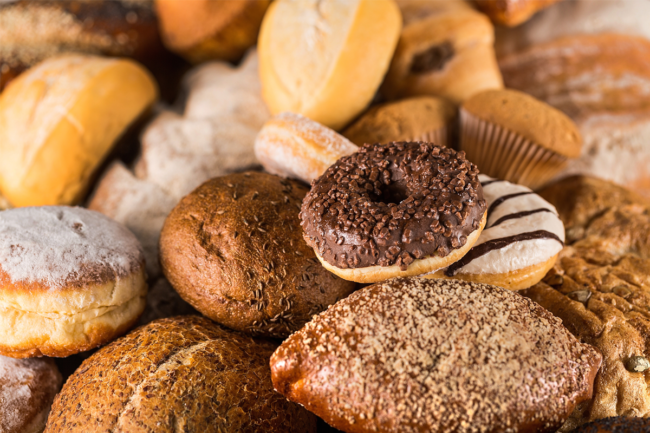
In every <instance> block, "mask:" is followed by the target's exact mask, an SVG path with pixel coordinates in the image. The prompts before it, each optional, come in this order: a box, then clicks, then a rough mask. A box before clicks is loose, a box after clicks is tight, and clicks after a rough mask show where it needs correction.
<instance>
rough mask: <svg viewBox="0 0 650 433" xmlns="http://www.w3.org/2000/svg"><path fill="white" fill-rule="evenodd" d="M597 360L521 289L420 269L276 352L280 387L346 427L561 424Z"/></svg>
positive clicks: (522, 428) (586, 390)
mask: <svg viewBox="0 0 650 433" xmlns="http://www.w3.org/2000/svg"><path fill="white" fill-rule="evenodd" d="M599 366H600V355H599V354H598V352H597V351H596V350H594V349H593V348H592V347H591V346H589V345H586V344H583V343H580V342H579V341H578V340H576V338H575V337H573V336H572V335H571V334H570V333H569V332H568V331H567V330H566V329H565V328H564V327H563V326H562V324H561V322H560V320H559V319H557V318H556V317H554V316H553V315H551V314H550V313H549V312H547V311H546V310H544V309H543V308H541V307H539V305H537V304H535V303H533V302H530V300H527V299H526V298H523V297H521V296H519V295H518V294H516V293H514V292H511V291H509V290H506V289H502V288H498V287H495V286H488V285H485V284H476V283H469V282H464V281H455V280H425V279H419V278H404V279H393V280H389V281H386V282H384V283H378V284H374V285H372V286H368V287H365V288H363V289H361V290H359V291H357V292H355V293H353V294H352V295H350V296H349V297H348V298H346V299H344V300H342V301H339V302H337V303H336V304H335V305H334V306H332V307H330V308H329V309H328V310H327V311H325V312H324V313H321V314H320V315H318V316H317V317H316V318H315V319H314V320H312V321H311V322H309V323H308V324H307V325H306V326H305V327H304V328H303V329H301V330H300V331H298V332H296V333H295V334H293V335H292V336H291V337H289V338H288V339H287V340H286V341H285V342H284V343H283V344H282V345H281V346H280V347H279V348H278V350H277V351H276V352H275V353H274V354H273V356H272V358H271V371H272V378H273V384H274V386H275V388H276V389H277V390H278V391H279V392H281V393H282V394H284V395H285V396H287V398H289V399H291V400H292V401H295V402H298V403H300V404H302V405H304V406H305V407H306V408H307V409H308V410H310V411H312V412H314V413H315V414H317V415H319V416H321V417H322V418H323V419H324V420H325V421H327V422H328V423H329V424H330V425H332V426H334V427H336V428H339V429H341V430H344V431H346V432H350V433H359V432H375V433H377V432H409V433H410V432H430V433H435V432H451V431H454V432H476V431H481V432H486V433H489V432H503V431H509V432H546V431H555V429H557V428H558V427H559V426H560V425H561V424H562V423H563V421H564V420H565V419H566V418H567V417H568V416H569V414H570V413H571V411H572V410H573V409H574V407H575V405H576V404H577V403H579V402H581V401H583V400H585V399H588V398H589V397H590V396H591V393H592V381H593V378H594V376H595V374H596V371H597V370H598V367H599Z"/></svg>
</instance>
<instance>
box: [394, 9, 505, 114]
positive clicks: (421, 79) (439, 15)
mask: <svg viewBox="0 0 650 433" xmlns="http://www.w3.org/2000/svg"><path fill="white" fill-rule="evenodd" d="M431 3H446V2H431ZM414 15H415V16H416V14H414ZM415 16H414V18H415ZM493 44H494V28H493V26H492V23H490V20H489V19H488V18H487V17H486V16H485V15H483V14H481V13H479V12H476V11H475V10H473V9H471V8H469V7H463V8H453V9H449V10H441V11H435V13H431V14H428V13H424V16H421V17H417V18H415V19H414V20H413V21H412V22H408V23H405V26H404V29H403V30H402V33H401V35H400V39H399V42H398V44H397V48H396V49H395V54H394V55H393V60H392V62H391V65H390V69H389V70H388V73H387V74H386V79H385V80H384V84H383V85H382V88H381V91H382V93H383V94H385V95H386V96H388V97H389V98H390V99H398V98H401V97H405V96H416V95H435V96H440V97H444V98H446V99H448V100H450V101H451V102H453V103H454V104H461V103H462V102H463V101H464V100H466V99H467V98H469V97H471V96H472V95H474V94H476V93H477V92H480V91H483V90H486V89H500V88H502V87H503V80H502V78H501V72H499V67H498V65H497V61H496V57H495V54H494V46H493Z"/></svg>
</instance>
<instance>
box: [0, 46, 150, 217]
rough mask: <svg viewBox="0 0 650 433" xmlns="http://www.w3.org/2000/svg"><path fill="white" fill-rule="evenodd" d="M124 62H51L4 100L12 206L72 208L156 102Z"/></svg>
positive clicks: (4, 182)
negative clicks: (129, 129)
mask: <svg viewBox="0 0 650 433" xmlns="http://www.w3.org/2000/svg"><path fill="white" fill-rule="evenodd" d="M156 95H157V88H156V84H155V82H154V80H153V78H152V77H151V75H150V74H149V73H148V72H147V71H146V70H145V69H144V68H143V67H141V66H140V65H138V64H137V63H135V62H133V61H131V60H123V59H107V58H102V57H96V56H86V55H77V54H74V55H72V54H71V55H62V56H59V57H53V58H50V59H48V60H45V61H44V62H42V63H40V64H38V65H37V66H35V67H33V68H32V69H30V70H28V71H26V72H25V73H23V74H22V75H21V76H20V77H18V78H17V79H15V80H14V81H12V82H11V83H10V85H9V86H8V87H7V88H6V89H5V90H4V92H3V93H2V94H1V95H0V154H1V155H2V158H0V190H1V191H2V194H3V195H4V196H5V197H6V198H7V199H8V200H9V202H10V203H11V204H12V205H14V206H40V205H56V204H73V203H76V202H78V201H79V200H80V199H81V198H82V197H83V195H84V193H85V192H86V190H87V188H88V183H89V181H90V179H91V177H92V175H93V172H94V171H95V169H96V168H97V167H98V166H99V165H100V163H101V162H102V160H103V159H104V158H105V157H106V155H107V154H108V153H109V152H110V150H111V147H112V146H113V144H114V143H115V142H116V140H117V138H118V137H119V136H120V135H121V134H122V133H123V132H124V131H125V130H126V129H127V127H128V126H129V125H130V124H131V123H132V122H133V121H134V120H136V119H137V118H138V116H140V114H141V113H142V112H143V111H144V110H145V109H146V108H147V107H149V106H150V105H151V104H152V103H153V101H154V100H155V99H156Z"/></svg>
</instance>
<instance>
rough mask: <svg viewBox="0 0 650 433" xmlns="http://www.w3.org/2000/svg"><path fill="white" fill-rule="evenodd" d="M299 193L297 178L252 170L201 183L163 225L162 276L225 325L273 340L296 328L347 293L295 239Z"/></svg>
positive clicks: (343, 283)
mask: <svg viewBox="0 0 650 433" xmlns="http://www.w3.org/2000/svg"><path fill="white" fill-rule="evenodd" d="M306 193H307V188H306V187H305V186H303V185H302V184H300V183H299V182H297V181H293V180H285V179H282V178H279V177H277V176H272V175H269V174H263V173H256V172H247V173H243V174H233V175H229V176H224V177H218V178H214V179H212V180H210V181H208V182H206V183H204V184H203V185H202V186H200V187H199V188H197V189H196V190H194V191H193V192H192V193H191V194H189V195H188V196H186V197H185V198H184V199H183V200H181V202H180V203H179V204H178V205H177V206H176V208H175V209H174V210H173V211H172V213H171V214H170V216H169V217H168V218H167V221H166V222H165V225H164V227H163V231H162V233H161V238H160V259H161V264H162V267H163V271H164V273H165V276H166V277H167V279H168V280H169V282H170V283H171V284H172V286H174V288H175V289H176V290H177V291H178V292H179V293H180V295H181V296H182V297H183V299H185V300H186V301H187V302H189V303H190V304H191V305H192V306H194V308H196V309H197V310H199V311H200V312H201V313H203V314H205V315H206V316H208V317H210V318H211V319H213V320H215V321H217V322H219V323H221V324H223V325H225V326H228V327H229V328H232V329H236V330H239V331H245V332H251V333H254V334H260V335H267V336H277V337H284V336H287V335H289V334H290V333H291V332H293V331H296V330H298V329H300V327H301V326H302V325H304V323H305V322H307V321H308V320H310V319H311V316H312V315H313V314H315V313H317V312H320V311H322V310H323V309H325V308H326V307H327V306H328V305H330V304H332V303H334V302H336V301H337V300H338V299H341V298H343V297H345V296H347V295H348V294H349V293H350V292H352V290H354V284H353V283H350V282H347V281H344V280H341V279H339V278H338V277H336V276H334V275H333V274H331V273H329V272H328V271H326V270H325V269H324V268H323V267H322V266H321V265H320V263H319V262H318V260H317V259H316V256H315V255H314V252H313V250H312V249H311V248H310V247H309V246H307V244H306V243H305V241H304V239H303V238H302V229H301V227H300V221H299V218H298V211H299V208H300V203H301V202H302V199H303V197H304V196H305V194H306Z"/></svg>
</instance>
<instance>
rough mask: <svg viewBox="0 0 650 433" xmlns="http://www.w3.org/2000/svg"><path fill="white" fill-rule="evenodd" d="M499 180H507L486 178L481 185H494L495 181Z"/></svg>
mask: <svg viewBox="0 0 650 433" xmlns="http://www.w3.org/2000/svg"><path fill="white" fill-rule="evenodd" d="M498 182H505V180H503V179H491V180H486V181H485V182H481V186H482V187H486V186H488V185H492V184H493V183H498Z"/></svg>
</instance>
